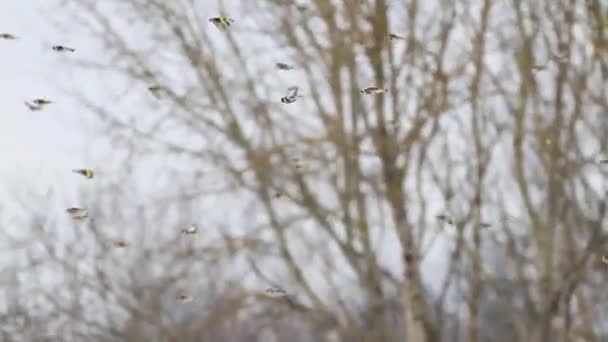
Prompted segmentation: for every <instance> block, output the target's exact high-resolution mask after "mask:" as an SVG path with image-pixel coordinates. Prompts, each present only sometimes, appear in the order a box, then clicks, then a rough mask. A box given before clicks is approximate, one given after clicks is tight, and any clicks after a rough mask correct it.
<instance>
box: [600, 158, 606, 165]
mask: <svg viewBox="0 0 608 342" xmlns="http://www.w3.org/2000/svg"><path fill="white" fill-rule="evenodd" d="M599 162H600V164H608V159H600V161H599Z"/></svg>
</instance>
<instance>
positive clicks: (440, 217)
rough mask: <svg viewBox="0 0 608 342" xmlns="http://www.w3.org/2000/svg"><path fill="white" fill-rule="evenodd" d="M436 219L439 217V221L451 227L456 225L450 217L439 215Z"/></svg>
mask: <svg viewBox="0 0 608 342" xmlns="http://www.w3.org/2000/svg"><path fill="white" fill-rule="evenodd" d="M436 217H437V219H438V220H439V221H443V222H445V223H447V224H449V225H453V224H454V220H452V218H451V217H449V216H448V215H444V214H439V215H437V216H436Z"/></svg>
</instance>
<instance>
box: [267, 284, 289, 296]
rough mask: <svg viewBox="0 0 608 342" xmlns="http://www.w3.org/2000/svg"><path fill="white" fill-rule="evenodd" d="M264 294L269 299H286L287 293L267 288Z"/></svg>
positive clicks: (274, 288) (279, 289)
mask: <svg viewBox="0 0 608 342" xmlns="http://www.w3.org/2000/svg"><path fill="white" fill-rule="evenodd" d="M264 293H265V294H266V295H267V296H268V297H271V298H284V297H287V291H285V290H283V289H282V288H280V287H276V286H273V287H269V288H267V289H266V290H265V291H264Z"/></svg>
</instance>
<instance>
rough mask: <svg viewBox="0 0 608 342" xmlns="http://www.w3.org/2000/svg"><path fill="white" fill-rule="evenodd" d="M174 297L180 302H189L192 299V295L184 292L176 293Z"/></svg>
mask: <svg viewBox="0 0 608 342" xmlns="http://www.w3.org/2000/svg"><path fill="white" fill-rule="evenodd" d="M175 299H177V300H178V301H179V302H180V303H182V304H184V303H190V302H191V301H192V300H193V298H192V296H191V295H189V294H188V293H186V292H180V293H178V294H177V296H176V297H175Z"/></svg>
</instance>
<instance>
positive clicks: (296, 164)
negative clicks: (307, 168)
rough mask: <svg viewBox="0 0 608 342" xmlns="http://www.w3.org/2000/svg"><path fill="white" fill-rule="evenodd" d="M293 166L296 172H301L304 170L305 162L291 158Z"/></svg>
mask: <svg viewBox="0 0 608 342" xmlns="http://www.w3.org/2000/svg"><path fill="white" fill-rule="evenodd" d="M291 161H292V163H293V166H294V168H295V169H296V170H298V171H301V170H302V169H304V162H303V161H302V159H300V158H291Z"/></svg>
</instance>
